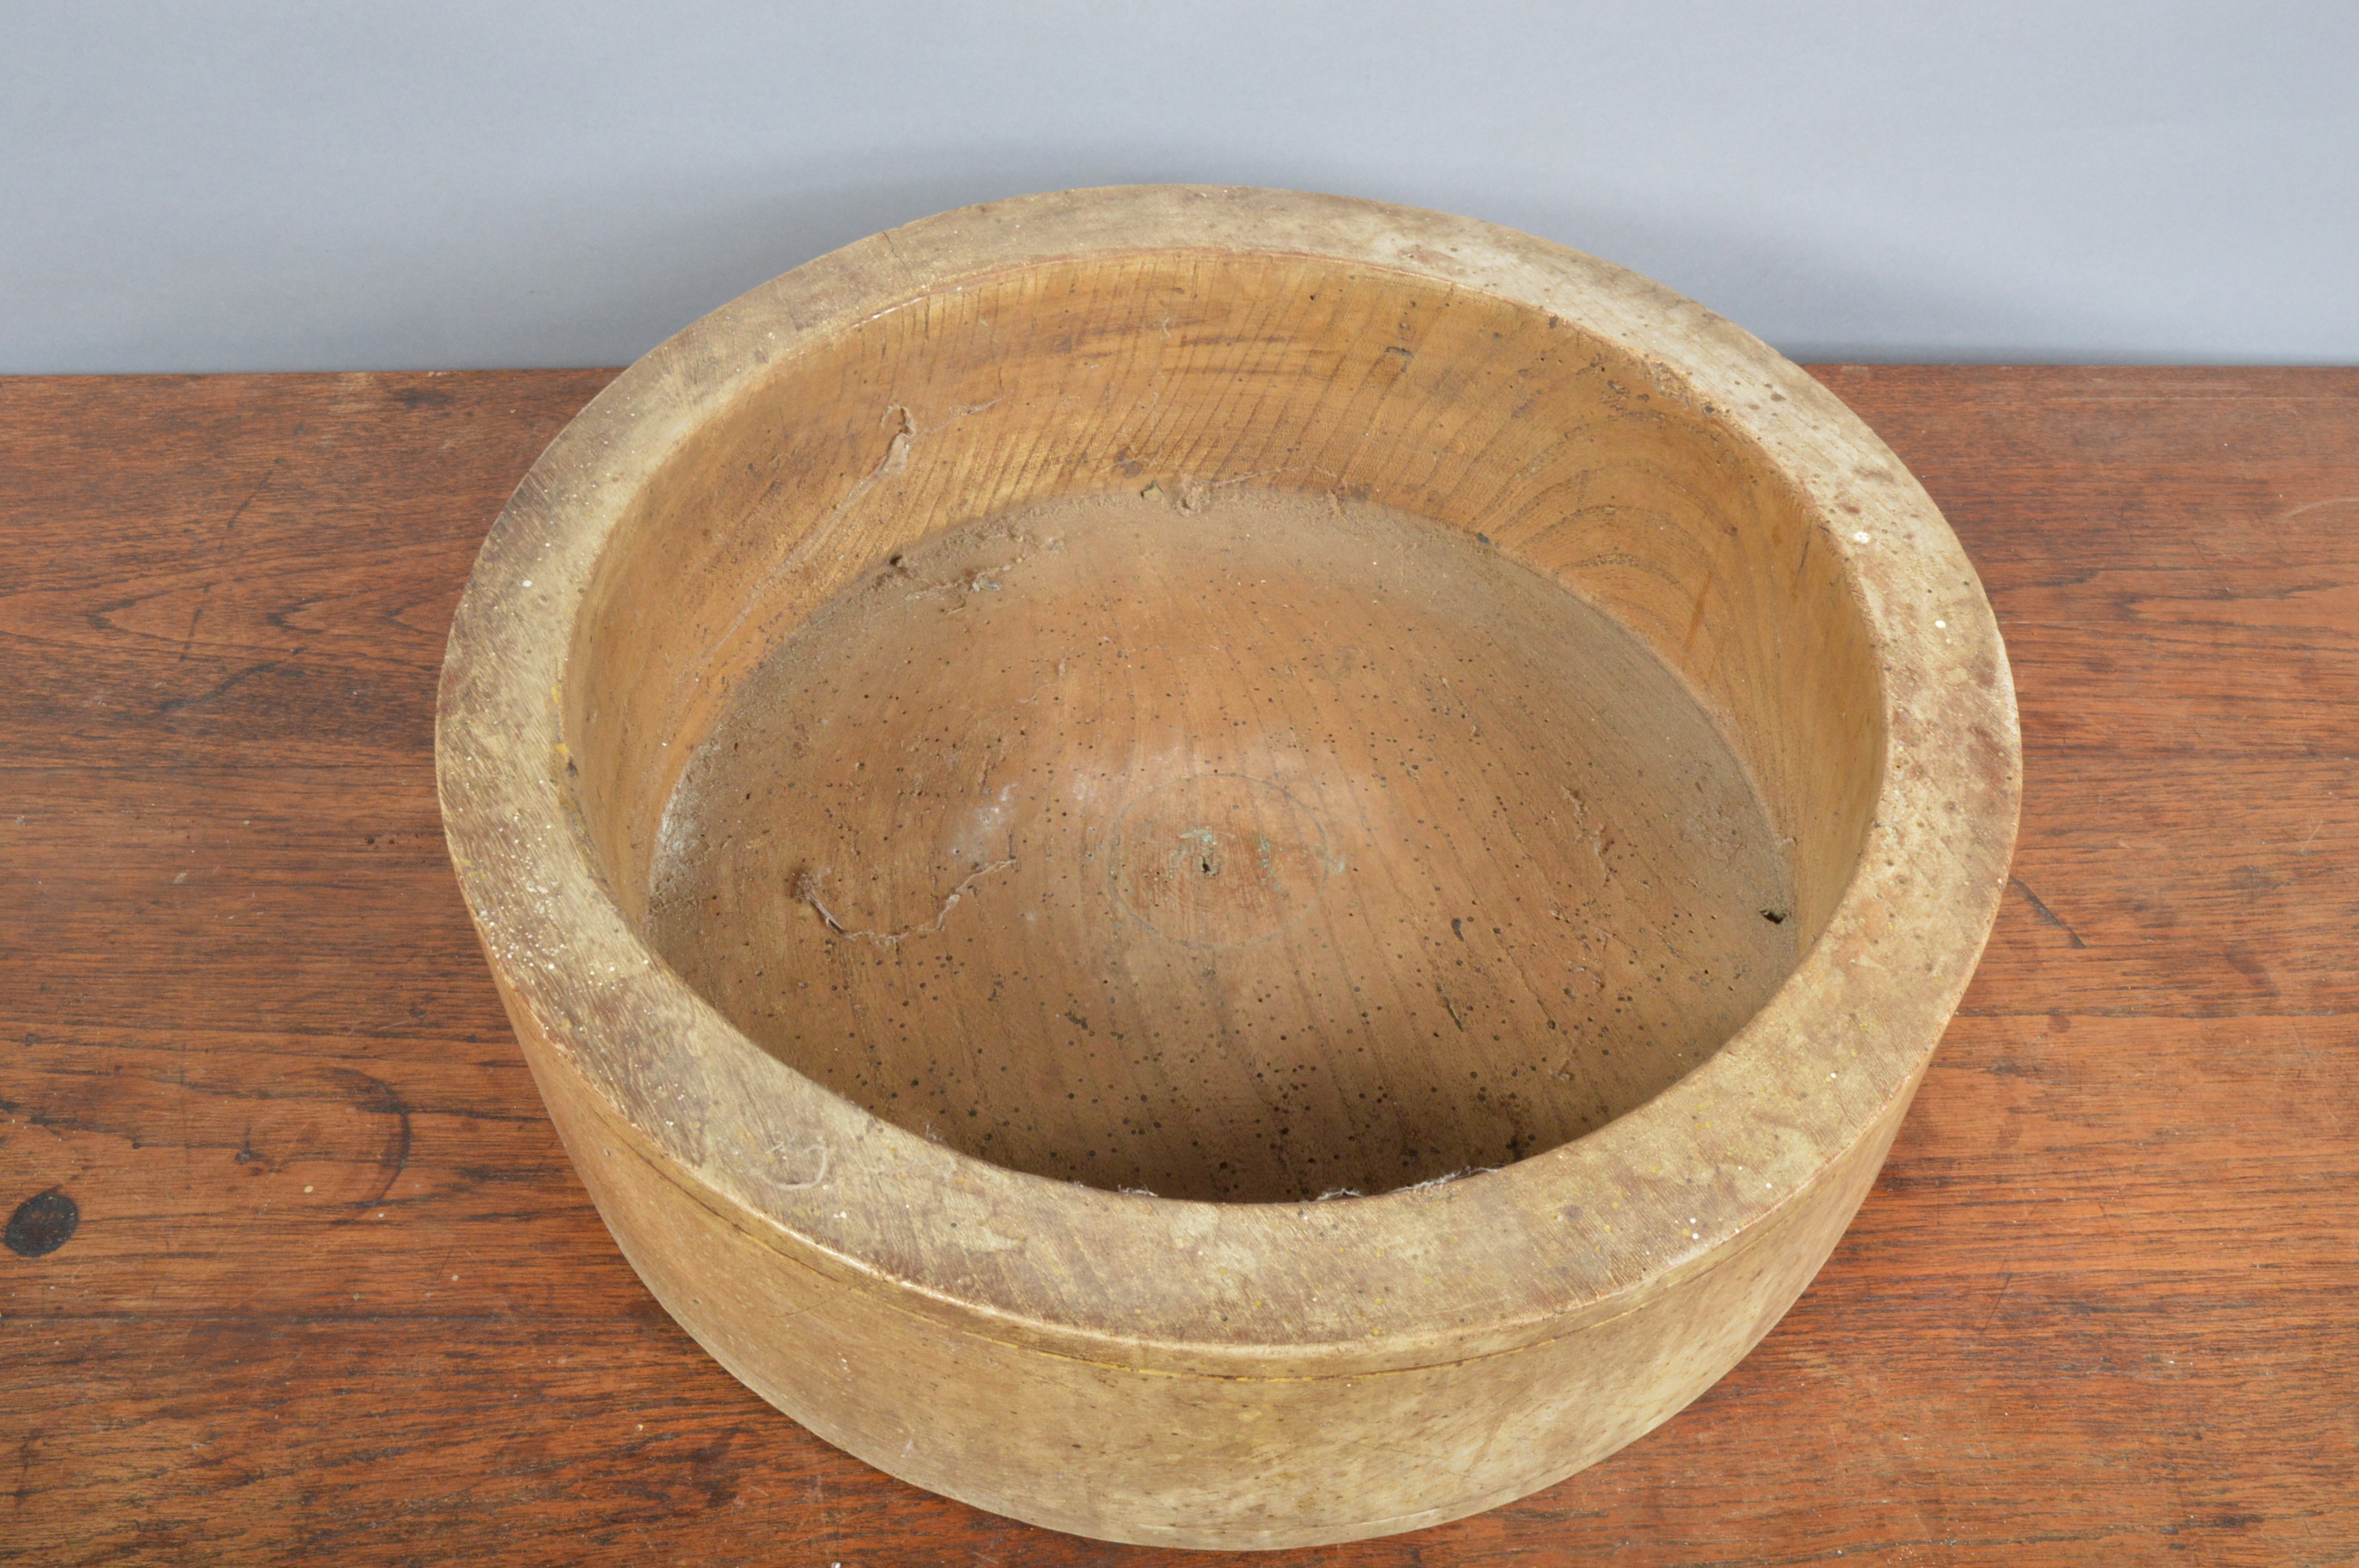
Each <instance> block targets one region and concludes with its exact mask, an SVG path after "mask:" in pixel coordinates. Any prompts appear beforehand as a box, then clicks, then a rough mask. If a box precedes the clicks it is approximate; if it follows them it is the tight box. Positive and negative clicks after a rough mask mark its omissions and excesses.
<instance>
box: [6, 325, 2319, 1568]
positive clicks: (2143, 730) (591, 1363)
mask: <svg viewBox="0 0 2359 1568" xmlns="http://www.w3.org/2000/svg"><path fill="white" fill-rule="evenodd" d="M1822 374H1823V376H1824V377H1825V379H1826V380H1827V381H1828V382H1829V384H1832V386H1833V387H1834V388H1835V389H1836V390H1837V391H1838V392H1839V393H1840V394H1841V395H1843V397H1844V398H1846V399H1847V400H1849V401H1850V402H1851V404H1852V405H1853V406H1854V407H1856V408H1857V409H1858V410H1859V411H1860V412H1861V413H1862V414H1863V415H1864V416H1866V418H1867V419H1868V421H1869V422H1870V423H1871V424H1873V425H1874V426H1875V427H1876V429H1877V430H1879V431H1880V432H1881V433H1882V434H1883V435H1884V436H1885V438H1886V439H1887V440H1889V441H1890V442H1891V443H1892V445H1893V446H1894V447H1895V448H1897V449H1898V451H1899V453H1900V455H1901V457H1902V458H1903V459H1905V460H1907V461H1908V464H1909V465H1910V466H1911V467H1912V468H1914V469H1915V470H1916V471H1917V473H1918V474H1919V476H1921V477H1922V478H1923V480H1924V481H1925V482H1926V484H1927V485H1928V486H1929V487H1930V489H1931V491H1932V492H1933V494H1934V496H1935V498H1936V499H1937V500H1939V501H1940V503H1941V505H1942V506H1943V508H1944V509H1945V510H1946V511H1947V513H1948V514H1949V516H1950V520H1951V523H1952V524H1954V525H1955V526H1956V528H1957V531H1958V533H1959V535H1961V536H1962V538H1963V539H1964V541H1965V544H1966V546H1967V548H1968V550H1969V551H1971V552H1972V554H1973V557H1974V559H1975V561H1976V562H1977V563H1978V565H1979V566H1980V568H1981V569H1982V571H1983V573H1984V578H1985V580H1986V581H1987V582H1988V584H1989V587H1990V589H1991V594H1992V598H1993V600H1994V601H1995V603H1996V605H1997V608H1998V612H1999V616H2000V619H2001V621H2002V622H2003V623H2004V625H2005V628H2006V635H2007V639H2008V643H2009V645H2010V647H2011V649H2012V652H2013V654H2014V658H2015V669H2016V676H2017V681H2018V683H2019V684H2020V687H2021V692H2022V705H2023V728H2024V739H2025V750H2026V761H2027V764H2028V767H2027V792H2026V796H2025V806H2024V821H2023V836H2022V840H2021V847H2020V849H2019V850H2018V853H2017V864H2016V871H2017V881H2016V883H2015V885H2014V887H2013V890H2012V894H2011V896H2010V898H2009V900H2008V903H2007V906H2006V913H2005V914H2004V915H2003V916H2002V917H2001V919H2000V921H1999V925H1998V929H1997V932H1996V934H1995V935H1994V937H1993V939H1992V942H1991V946H1990V951H1989V956H1988V957H1987V958H1986V959H1985V960H1984V965H1983V968H1982V972H1981V975H1980V977H1979V978H1978V979H1976V981H1975V983H1974V986H1973V989H1972V990H1971V991H1970V992H1969V993H1968V995H1967V998H1966V1001H1965V1006H1964V1009H1963V1011H1962V1013H1961V1014H1960V1016H1959V1018H1958V1021H1957V1022H1956V1025H1955V1026H1954V1027H1953V1028H1952V1029H1951V1032H1950V1035H1949V1039H1948V1043H1947V1044H1946V1045H1945V1046H1944V1047H1943V1049H1942V1052H1941V1054H1940V1059H1939V1060H1938V1062H1937V1063H1936V1065H1934V1068H1933V1071H1932V1075H1931V1076H1930V1079H1929V1080H1928V1081H1927V1083H1926V1085H1925V1087H1924V1091H1923V1093H1922V1094H1921V1095H1920V1096H1919V1099H1918V1102H1917V1108H1916V1110H1915V1111H1914V1113H1913V1114H1912V1115H1911V1117H1910V1119H1909V1121H1908V1126H1907V1127H1906V1129H1905V1130H1903V1132H1902V1133H1901V1137H1900V1141H1899V1143H1898V1145H1897V1147H1896V1148H1895V1150H1894V1151H1893V1155H1892V1161H1891V1163H1890V1165H1889V1167H1888V1168H1887V1170H1886V1173H1885V1176H1884V1179H1883V1181H1882V1182H1881V1183H1880V1184H1878V1186H1877V1187H1876V1189H1875V1194H1874V1195H1872V1196H1871V1197H1870V1198H1869V1200H1868V1202H1867V1206H1866V1207H1865V1209H1864V1211H1863V1212H1862V1213H1861V1215H1860V1217H1859V1220H1858V1223H1857V1224H1856V1225H1855V1226H1854V1227H1853V1229H1852V1231H1851V1233H1850V1235H1849V1236H1848V1238H1846V1239H1845V1240H1844V1241H1843V1244H1842V1246H1841V1247H1840V1249H1838V1250H1837V1251H1836V1253H1835V1256H1834V1260H1833V1261H1832V1263H1830V1264H1829V1265H1828V1267H1827V1270H1826V1271H1825V1272H1824V1273H1823V1274H1822V1275H1821V1277H1820V1279H1819V1281H1818V1282H1817V1284H1815V1285H1814V1286H1813V1287H1812V1288H1811V1289H1810V1292H1809V1293H1808V1294H1807V1295H1806V1296H1805V1297H1804V1298H1803V1299H1802V1302H1801V1303H1800V1304H1799V1306H1797V1307H1796V1308H1795V1309H1794V1311H1793V1313H1792V1314H1790V1315H1789V1316H1788V1318H1787V1319H1786V1321H1785V1322H1784V1324H1782V1325H1780V1326H1779V1327H1778V1328H1777V1331H1776V1332H1774V1333H1773V1334H1771V1335H1770V1336H1769V1338H1768V1339H1767V1342H1765V1343H1764V1344H1763V1345H1762V1346H1761V1347H1760V1348H1759V1349H1758V1350H1756V1351H1755V1352H1754V1354H1753V1356H1752V1357H1751V1358H1750V1359H1748V1360H1746V1361H1745V1363H1744V1365H1742V1366H1741V1367H1739V1368H1737V1369H1736V1371H1735V1372H1734V1373H1733V1374H1731V1375H1730V1377H1729V1378H1728V1379H1726V1380H1725V1381H1723V1383H1722V1384H1721V1385H1720V1386H1719V1387H1718V1388H1716V1389H1714V1390H1712V1392H1711V1393H1709V1394H1707V1395H1706V1396H1705V1397H1704V1398H1703V1399H1702V1400H1700V1401H1699V1402H1698V1403H1697V1404H1696V1405H1695V1406H1694V1407H1693V1408H1691V1409H1690V1410H1689V1411H1687V1412H1686V1413H1684V1414H1682V1415H1680V1417H1678V1418H1677V1419H1675V1420H1674V1421H1672V1422H1670V1424H1669V1426H1667V1427H1665V1428H1664V1429H1663V1430H1661V1431H1660V1432H1658V1433H1656V1434H1654V1435H1653V1436H1651V1437H1648V1438H1647V1439H1646V1440H1644V1441H1643V1442H1640V1443H1639V1444H1636V1445H1635V1446H1634V1447H1632V1448H1630V1449H1628V1450H1625V1452H1624V1453H1622V1454H1618V1455H1616V1456H1615V1457H1614V1458H1612V1459H1610V1460H1608V1461H1606V1462H1605V1463H1603V1464H1602V1465H1598V1466H1596V1467H1595V1468H1594V1469H1592V1470H1590V1471H1588V1472H1587V1473H1585V1474H1583V1475H1581V1476H1575V1477H1573V1478H1572V1479H1571V1480H1570V1481H1567V1482H1565V1483H1564V1484H1562V1485H1561V1486H1559V1487H1554V1488H1552V1489H1550V1490H1549V1491H1546V1492H1543V1493H1541V1494H1539V1495H1538V1496H1537V1497H1535V1498H1529V1499H1527V1501H1525V1502H1522V1503H1519V1504H1517V1505H1516V1506H1514V1507H1511V1508H1506V1509H1500V1510H1499V1511H1497V1512H1495V1513H1493V1514H1489V1515H1486V1516H1484V1517H1482V1518H1479V1519H1469V1520H1465V1521H1463V1522H1462V1523H1459V1524H1454V1525H1450V1526H1446V1527H1444V1528H1441V1529H1439V1530H1429V1531H1425V1532H1423V1533H1420V1534H1417V1535H1412V1536H1404V1537H1399V1538H1396V1539H1394V1540H1391V1541H1376V1542H1369V1543H1365V1544H1363V1545H1360V1546H1355V1547H1348V1548H1336V1549H1332V1550H1323V1551H1310V1552H1299V1553H1294V1554H1290V1555H1289V1556H1288V1557H1286V1558H1284V1559H1283V1560H1284V1561H1289V1562H1301V1563H1367V1564H1375V1563H1383V1564H1408V1563H1420V1564H1429V1565H1432V1564H1443V1563H1507V1562H1527V1563H1559V1562H1563V1563H1573V1562H1578V1563H1616V1564H1642V1563H1712V1564H1768V1563H1805V1562H1809V1563H1817V1562H1833V1561H1837V1560H1841V1561H1843V1562H1846V1563H1849V1562H1869V1563H2004V1564H2010V1565H2020V1564H2033V1563H2069V1564H2074V1565H2083V1564H2092V1563H2269V1564H2288V1563H2351V1562H2354V1561H2359V1297H2354V1287H2359V1190H2354V1174H2359V1140H2354V1101H2359V1023H2355V1022H2354V1009H2359V943H2354V930H2359V764H2354V761H2353V759H2354V756H2359V372H2354V371H2298V370H2288V371H2239V370H2206V371H2185V370H2135V371H2121V370H2109V371H2086V370H2029V371H2024V370H1990V369H1950V368H1930V367H1929V368H1911V369H1897V368H1887V369H1854V368H1839V369H1830V370H1826V371H1824V372H1822ZM605 379H606V376H605V373H599V372H551V373H502V374H467V375H444V376H424V375H348V376H289V377H235V378H217V379H194V380H180V379H122V380H114V379H109V380H49V379H42V380H17V381H0V650H5V660H6V665H5V677H4V678H0V778H5V781H6V783H5V790H6V795H5V801H0V1023H5V1030H0V1214H5V1213H7V1212H8V1211H10V1210H17V1211H18V1214H19V1218H18V1219H17V1221H16V1224H15V1225H14V1226H13V1227H12V1228H11V1230H10V1232H9V1235H8V1241H9V1244H10V1250H8V1251H5V1252H0V1314H5V1315H0V1346H5V1356H0V1558H5V1559H9V1560H21V1561H27V1562H38V1563H125V1562H133V1563H179V1562H193V1563H212V1562H219V1563H284V1562H323V1563H478V1562H492V1561H495V1560H496V1561H499V1562H503V1563H508V1562H549V1563H797V1564H814V1565H820V1568H824V1565H826V1564H831V1563H843V1564H844V1565H845V1568H852V1565H853V1564H864V1565H865V1564H885V1563H959V1564H968V1563H973V1564H984V1563H992V1564H1020V1563H1130V1562H1143V1561H1144V1560H1146V1559H1147V1558H1148V1557H1150V1556H1154V1555H1157V1554H1154V1553H1148V1552H1131V1551H1126V1550H1125V1549H1121V1548H1114V1547H1108V1546H1103V1545H1101V1544H1098V1543H1094V1542H1090V1541H1080V1540H1076V1539H1072V1538H1070V1537H1064V1536H1058V1535H1052V1534H1049V1533H1047V1532H1045V1531H1041V1530H1033V1529H1030V1528H1027V1527H1026V1526H1023V1525H1018V1524H1013V1523H1010V1522H1008V1521H1006V1520H1003V1519H995V1518H992V1517H990V1516H987V1515H984V1514H981V1513H978V1512H975V1511H974V1510H973V1509H967V1508H964V1507H962V1506H961V1505H959V1504H956V1503H951V1502H946V1501H943V1500H942V1499H940V1498H932V1497H929V1496H926V1495H924V1494H921V1493H919V1492H916V1491H914V1490H911V1489H910V1488H908V1487H904V1486H902V1485H901V1484H900V1483H898V1482H897V1481H894V1480H891V1479H889V1478H887V1477H886V1476H882V1475H879V1474H877V1473H876V1472H875V1471H873V1470H870V1469H868V1468H866V1467H865V1466H864V1465H860V1464H858V1463H856V1462H854V1461H853V1460H851V1459H848V1458H846V1457H844V1456H843V1455H842V1454H838V1453H836V1452H834V1451H833V1450H832V1449H830V1448H828V1447H826V1446H825V1445H823V1444H821V1443H819V1442H818V1441H817V1440H815V1439H813V1438H811V1437H810V1436H809V1435H807V1434H806V1433H803V1432H802V1431H801V1430H800V1429H799V1428H798V1427H796V1426H795V1425H794V1424H793V1423H791V1422H788V1421H787V1420H786V1419H785V1418H784V1417H782V1416H778V1415H777V1414H775V1413H773V1412H772V1411H770V1410H769V1409H768V1408H767V1407H766V1406H765V1405H763V1404H761V1403H760V1402H759V1401H758V1400H756V1399H755V1398H754V1397H753V1396H752V1395H751V1394H749V1393H747V1392H746V1391H745V1390H744V1389H742V1388H741V1387H739V1386H738V1385H737V1384H736V1383H735V1382H734V1381H732V1380H731V1379H729V1378H728V1377H727V1376H726V1375H725V1374H724V1373H723V1372H722V1371H721V1370H720V1368H717V1367H715V1366H714V1365H713V1364H712V1362H710V1361H708V1360H707V1359H706V1358H705V1357H703V1356H702V1354H701V1353H700V1352H699V1351H698V1350H697V1349H696V1347H695V1346H693V1345H692V1344H690V1342H689V1340H688V1338H687V1337H686V1336H684V1335H683V1334H681V1333H680V1332H679V1329H677V1328H676V1327H674V1326H673V1325H672V1324H671V1322H670V1320H669V1318H667V1317H666V1316H665V1315H664V1314H662V1312H661V1311H659V1310H658V1308H657V1307H656V1305H655V1303H653V1302H652V1301H651V1300H650V1299H649V1298H648V1296H647V1293H646V1292H644V1291H643V1290H641V1289H640V1287H639V1285H638V1282H637V1281H636V1279H635V1278H634V1277H633V1276H632V1274H631V1272H630V1271H629V1269H628V1268H627V1267H626V1266H625V1264H624V1262H623V1260H622V1259H621V1257H620V1256H619V1255H618V1254H617V1253H616V1252H615V1250H614V1246H613V1244H612V1243H611V1242H610V1241H609V1240H608V1239H607V1237H606V1235H605V1232H604V1231H603V1228H602V1227H600V1225H599V1223H598V1218H597V1216H596V1215H595V1214H594V1213H593V1212H592V1209H591V1207H590V1205H589V1203H588V1201H587V1199H586V1198H585V1197H584V1195H583V1194H582V1189H581V1187H580V1186H579V1185H578V1184H576V1183H575V1181H574V1179H573V1175H572V1173H571V1169H570V1167H569V1166H568V1165H567V1163H566V1161H565V1156H564V1154H563V1152H562V1151H561V1150H560V1148H559V1146H558V1142H557V1140H556V1138H555V1136H554V1135H553V1134H552V1133H551V1131H550V1130H549V1124H548V1121H547V1119H545V1117H544V1116H543V1114H542V1110H541V1107H540V1104H539V1101H538V1098H536V1096H535V1094H534V1091H533V1087H532V1084H531V1082H530V1081H529V1079H528V1078H527V1076H526V1073H525V1070H524V1066H523V1064H522V1063H521V1062H520V1061H519V1060H518V1058H517V1055H516V1048H515V1046H514V1044H513V1043H512V1042H511V1039H510V1037H509V1034H508V1030H507V1025H506V1022H505V1020H504V1019H503V1018H502V1016H501V1013H500V1009H499V1004H498V1001H497V1000H495V997H494V995H493V992H492V988H491V983H490V980H489V979H488V977H487V975H486V972H485V970H484V965H483V962H482V960H481V958H480V957H479V956H478V955H477V952H476V950H475V946H474V943H473V937H472V936H471V935H470V933H469V931H468V927H467V922H466V919H465V916H464V914H462V911H461V908H460V904H459V900H458V896H457V893H456V891H455V889H454V888H453V886H452V883H451V875H450V872H449V871H448V869H447V867H446V864H445V861H444V859H443V853H442V843H441V835H440V828H439V826H438V823H437V820H436V815H435V805H434V789H433V745H432V741H433V736H432V726H431V719H432V712H433V702H434V683H435V672H436V665H437V662H438V661H439V659H440V656H441V653H442V639H443V631H444V626H445V622H446V621H447V618H448V617H449V615H450V613H451V607H452V605H453V603H454V601H455V600H456V599H457V597H458V593H459V589H460V585H461V583H462V581H463V580H464V579H465V577H466V574H467V569H468V567H469V564H470V562H471V560H472V558H473V555H474V551H475V547H476V545H477V543H478V542H479V541H480V539H481V538H482V535H483V534H484V529H485V528H486V527H487V526H488V525H489V524H490V522H491V519H492V518H493V516H494V515H495V514H496V513H497V511H498V510H499V507H500V504H501V503H502V502H503V501H504V499H505V498H506V494H507V492H508V490H509V488H510V487H511V486H512V485H513V484H514V483H515V482H516V479H517V477H518V476H519V475H520V474H521V473H522V472H523V471H524V470H525V468H526V466H527V464H528V463H530V461H531V460H532V459H533V457H534V455H535V454H536V453H537V452H538V450H539V449H540V447H541V445H542V443H543V442H545V441H546V440H548V439H549V437H551V436H552V435H554V434H555V433H556V431H557V430H558V428H559V427H560V426H562V425H563V424H564V422H565V421H566V419H567V418H568V417H569V416H571V414H572V413H573V411H574V410H575V408H577V407H578V406H580V405H581V404H582V401H583V400H584V399H586V398H587V397H588V396H589V395H591V394H592V393H593V392H594V391H596V390H597V388H598V387H599V386H600V385H602V384H603V382H604V381H605ZM27 1200H37V1201H33V1202H31V1204H30V1206H27V1207H25V1208H22V1209H18V1206H19V1205H20V1204H24V1203H26V1202H27ZM62 1200H70V1201H71V1206H72V1211H73V1213H74V1215H75V1216H76V1217H77V1223H76V1225H75V1227H74V1228H73V1229H72V1232H71V1236H70V1237H66V1238H65V1239H64V1240H63V1242H62V1244H61V1245H55V1246H54V1249H51V1250H46V1251H44V1250H43V1249H44V1248H49V1247H51V1246H52V1244H54V1243H57V1242H58V1240H59V1238H60V1234H61V1233H62V1232H63V1230H64V1228H65V1226H66V1223H67V1215H68V1211H67V1206H66V1203H65V1201H62ZM27 1254H31V1255H27ZM1164 1555H1167V1556H1169V1558H1171V1559H1172V1560H1174V1561H1179V1560H1181V1559H1182V1557H1183V1555H1184V1554H1179V1553H1170V1554H1164ZM1195 1561H1199V1562H1201V1561H1205V1559H1202V1558H1197V1559H1195ZM1261 1561H1265V1562H1266V1561H1269V1560H1268V1559H1262V1560H1261Z"/></svg>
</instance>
